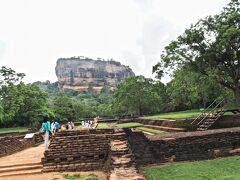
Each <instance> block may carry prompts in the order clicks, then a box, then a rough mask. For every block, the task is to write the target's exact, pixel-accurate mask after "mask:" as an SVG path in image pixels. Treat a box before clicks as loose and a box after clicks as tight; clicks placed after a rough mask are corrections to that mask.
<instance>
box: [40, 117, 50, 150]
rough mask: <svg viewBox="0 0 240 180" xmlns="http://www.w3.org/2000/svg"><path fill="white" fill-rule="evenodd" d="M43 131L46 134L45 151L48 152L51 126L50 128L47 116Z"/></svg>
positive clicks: (44, 118)
mask: <svg viewBox="0 0 240 180" xmlns="http://www.w3.org/2000/svg"><path fill="white" fill-rule="evenodd" d="M42 129H43V131H44V132H45V135H44V146H45V150H48V141H49V134H50V133H51V126H50V121H49V117H48V116H47V115H45V116H44V117H43V123H42Z"/></svg>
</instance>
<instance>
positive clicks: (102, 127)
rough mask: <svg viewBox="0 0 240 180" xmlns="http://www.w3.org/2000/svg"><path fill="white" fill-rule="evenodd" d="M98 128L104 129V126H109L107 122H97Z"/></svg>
mask: <svg viewBox="0 0 240 180" xmlns="http://www.w3.org/2000/svg"><path fill="white" fill-rule="evenodd" d="M97 128H98V129H104V128H109V127H108V125H107V123H98V126H97Z"/></svg>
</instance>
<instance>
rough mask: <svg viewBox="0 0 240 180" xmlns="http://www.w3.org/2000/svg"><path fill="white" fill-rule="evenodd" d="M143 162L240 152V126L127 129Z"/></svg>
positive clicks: (195, 158) (204, 157)
mask: <svg viewBox="0 0 240 180" xmlns="http://www.w3.org/2000/svg"><path fill="white" fill-rule="evenodd" d="M125 131H127V134H128V140H129V143H130V145H131V148H132V151H133V153H134V154H135V157H136V160H137V162H138V163H139V164H153V163H165V162H175V161H189V160H203V159H212V158H216V157H223V156H231V155H236V154H239V153H240V128H239V127H237V128H226V129H216V130H207V131H198V132H187V133H174V134H172V135H168V136H166V137H158V136H148V137H146V136H144V135H143V134H142V132H132V131H131V130H125Z"/></svg>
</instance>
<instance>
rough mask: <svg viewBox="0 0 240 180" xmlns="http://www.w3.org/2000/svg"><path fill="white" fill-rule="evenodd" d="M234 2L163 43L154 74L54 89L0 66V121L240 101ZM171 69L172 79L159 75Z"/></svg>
mask: <svg viewBox="0 0 240 180" xmlns="http://www.w3.org/2000/svg"><path fill="white" fill-rule="evenodd" d="M239 34H240V3H239V1H238V0H232V1H231V2H230V3H229V4H228V6H227V7H225V8H224V9H223V11H221V12H220V13H219V14H217V15H215V16H207V17H206V18H205V19H201V20H199V22H197V23H196V24H194V25H192V26H191V27H190V28H189V29H186V30H185V32H184V33H183V34H182V35H180V36H179V37H178V38H177V39H176V40H174V41H172V42H171V43H170V44H169V45H167V46H166V47H165V50H164V51H163V53H162V54H161V59H160V61H159V63H157V64H156V65H155V66H154V67H153V72H154V73H155V74H156V75H157V79H155V80H153V79H150V78H145V77H144V76H135V77H130V78H127V79H125V80H124V82H122V83H121V84H119V85H118V86H117V88H116V89H115V90H114V91H111V90H110V88H109V87H103V88H102V90H101V92H95V91H94V90H93V89H92V88H91V87H89V88H88V90H87V91H83V92H76V91H71V90H61V89H58V84H57V82H55V83H51V82H49V81H46V82H35V83H32V84H25V83H24V82H23V81H22V80H23V78H24V76H25V74H23V73H17V72H15V71H14V70H12V69H11V68H7V67H4V66H3V67H1V69H0V127H9V126H32V125H35V126H37V125H38V123H39V121H41V117H42V115H43V114H49V115H50V117H51V118H55V119H58V120H59V121H78V120H80V119H81V118H86V117H94V116H96V115H99V116H120V115H133V114H135V115H146V114H157V113H163V112H169V111H180V110H187V109H200V108H206V107H207V106H208V105H209V104H211V103H212V102H213V101H214V100H215V99H224V105H225V107H236V106H239V104H240V36H239ZM166 72H171V77H172V80H171V81H170V82H168V83H167V84H163V83H162V82H161V81H160V80H161V78H162V77H163V75H164V74H165V73H166Z"/></svg>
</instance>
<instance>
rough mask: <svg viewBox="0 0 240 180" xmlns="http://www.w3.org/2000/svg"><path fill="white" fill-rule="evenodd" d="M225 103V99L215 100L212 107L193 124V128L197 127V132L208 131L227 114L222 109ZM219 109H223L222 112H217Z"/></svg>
mask: <svg viewBox="0 0 240 180" xmlns="http://www.w3.org/2000/svg"><path fill="white" fill-rule="evenodd" d="M223 102H224V99H221V100H217V99H216V100H214V101H213V103H212V104H211V105H210V106H208V107H207V108H206V109H205V110H204V111H203V112H202V113H201V114H200V115H199V116H198V117H197V118H196V119H194V120H193V121H192V122H191V124H192V125H193V126H197V131H205V130H208V129H209V128H210V127H211V126H212V125H213V124H214V123H215V122H216V121H217V120H218V119H219V118H220V117H221V116H222V115H223V114H224V113H225V111H223V110H222V107H221V105H222V104H223ZM219 107H221V110H218V111H217V109H218V108H219Z"/></svg>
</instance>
